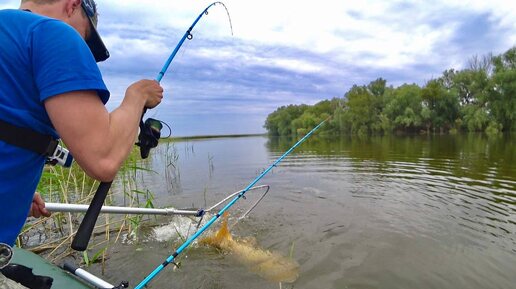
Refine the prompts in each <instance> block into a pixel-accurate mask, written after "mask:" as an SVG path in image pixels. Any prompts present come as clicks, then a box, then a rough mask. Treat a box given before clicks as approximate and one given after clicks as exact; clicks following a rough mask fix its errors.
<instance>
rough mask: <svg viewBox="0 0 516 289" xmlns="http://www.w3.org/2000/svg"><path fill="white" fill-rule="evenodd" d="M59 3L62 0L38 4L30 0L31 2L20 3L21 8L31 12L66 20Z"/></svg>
mask: <svg viewBox="0 0 516 289" xmlns="http://www.w3.org/2000/svg"><path fill="white" fill-rule="evenodd" d="M59 3H60V1H58V2H54V3H52V4H37V3H34V2H31V1H29V2H24V3H22V4H21V5H20V9H22V10H30V11H31V12H33V13H35V14H39V15H43V16H47V17H50V18H55V19H59V20H64V19H63V14H62V13H61V12H62V10H61V9H59Z"/></svg>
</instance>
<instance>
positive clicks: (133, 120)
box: [45, 80, 163, 182]
mask: <svg viewBox="0 0 516 289" xmlns="http://www.w3.org/2000/svg"><path fill="white" fill-rule="evenodd" d="M162 98H163V89H162V88H161V86H159V84H158V83H157V82H156V81H154V80H141V81H138V82H136V83H134V84H133V85H131V86H130V87H129V88H128V89H127V91H126V94H125V97H124V100H123V101H122V104H121V105H120V106H119V107H118V108H117V109H115V110H114V111H112V112H111V113H109V112H108V111H107V110H106V108H105V107H104V104H103V103H102V101H101V100H100V98H99V97H98V95H97V93H96V92H95V91H73V92H69V93H64V94H60V95H56V96H53V97H50V98H48V99H47V100H46V101H45V108H46V110H47V113H48V115H49V117H50V119H51V121H52V124H53V125H54V127H55V129H56V130H57V132H58V133H59V135H60V137H61V138H62V139H63V141H64V143H65V144H66V145H67V147H68V149H69V150H70V152H71V153H72V155H73V157H74V158H75V160H76V161H77V163H78V164H79V165H80V166H81V167H82V168H83V169H84V171H85V172H86V173H87V174H88V175H89V176H91V177H92V178H94V179H97V180H99V181H103V182H109V181H112V180H113V179H114V178H115V175H116V173H117V171H118V169H119V168H120V166H121V165H122V163H123V161H124V160H125V159H126V158H127V156H128V155H129V153H130V151H131V149H132V146H133V145H134V141H135V139H136V134H137V132H138V124H139V121H140V118H141V115H142V112H143V108H144V107H148V108H153V107H155V106H156V105H158V104H159V103H160V102H161V99H162Z"/></svg>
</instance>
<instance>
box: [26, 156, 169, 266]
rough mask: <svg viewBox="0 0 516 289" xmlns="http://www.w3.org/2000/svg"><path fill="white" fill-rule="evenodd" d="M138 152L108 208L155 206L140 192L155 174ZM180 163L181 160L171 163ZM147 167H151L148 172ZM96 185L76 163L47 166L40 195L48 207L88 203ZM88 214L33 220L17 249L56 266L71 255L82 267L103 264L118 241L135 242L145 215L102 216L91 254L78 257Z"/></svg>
mask: <svg viewBox="0 0 516 289" xmlns="http://www.w3.org/2000/svg"><path fill="white" fill-rule="evenodd" d="M139 159H140V158H139V151H138V150H137V149H136V148H135V149H134V150H133V152H132V153H131V154H130V156H129V158H128V159H127V160H126V162H125V163H124V165H123V166H122V167H121V169H120V170H119V172H118V174H117V177H116V178H115V180H114V181H113V185H112V187H111V190H110V192H109V194H108V196H107V198H106V201H105V204H106V205H109V204H116V205H124V206H129V207H154V204H153V199H154V195H153V193H152V192H150V191H149V190H146V189H144V188H141V187H140V186H141V185H140V184H142V183H143V182H141V180H142V179H143V174H145V173H155V172H153V171H152V170H150V169H149V168H147V167H148V166H149V162H142V161H139ZM174 161H177V157H175V158H173V159H171V160H170V162H171V165H172V162H174ZM146 166H147V167H146ZM97 186H98V182H97V181H95V180H93V179H91V178H89V177H88V176H87V175H86V174H85V173H84V171H83V170H82V169H81V168H80V167H79V166H78V165H77V164H76V163H74V164H73V165H72V167H71V168H69V169H65V168H62V167H59V166H46V167H45V169H44V171H43V174H42V178H41V181H40V183H39V184H38V188H37V191H38V192H39V193H40V194H41V195H42V196H43V198H44V200H45V201H46V202H54V203H73V204H89V203H90V202H91V199H92V198H93V195H94V194H95V191H96V189H97ZM83 216H84V214H77V213H53V214H52V216H50V217H48V218H40V219H33V218H30V219H29V220H28V222H27V223H26V225H25V226H24V228H23V230H22V232H21V233H20V235H19V237H18V239H17V245H18V246H19V247H23V248H26V249H29V250H31V251H33V252H36V253H40V254H42V255H44V256H45V257H46V258H47V259H48V260H50V261H52V262H57V261H59V260H61V259H63V258H64V257H67V256H69V255H75V256H79V257H82V260H83V263H84V264H86V265H90V264H92V263H95V262H103V261H104V260H105V259H106V257H107V254H108V253H109V252H110V250H109V248H110V246H111V245H113V244H115V243H117V242H120V241H121V240H122V239H123V238H122V236H123V237H124V239H125V240H127V239H128V238H129V239H131V241H137V237H138V234H137V232H138V228H139V227H140V224H141V221H142V220H143V218H144V217H143V216H141V215H138V216H129V215H109V214H104V215H100V216H99V218H98V220H97V225H96V227H95V229H94V232H93V235H92V240H91V241H90V245H89V247H88V250H87V251H85V253H84V254H83V255H77V253H76V252H74V251H72V250H71V249H70V245H71V242H72V240H73V236H74V235H75V233H76V231H77V228H78V226H79V224H80V221H81V219H82V217H83Z"/></svg>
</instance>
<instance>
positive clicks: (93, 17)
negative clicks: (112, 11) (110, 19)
mask: <svg viewBox="0 0 516 289" xmlns="http://www.w3.org/2000/svg"><path fill="white" fill-rule="evenodd" d="M81 6H82V9H83V10H84V12H85V13H86V16H87V17H88V20H89V21H90V28H91V29H90V30H91V32H90V35H89V37H88V39H86V44H88V47H89V48H90V50H91V53H92V54H93V56H94V57H95V61H96V62H100V61H104V60H106V59H108V58H109V51H108V50H107V48H106V46H105V45H104V42H102V39H101V38H100V35H99V33H98V32H97V5H96V4H95V1H93V0H82V1H81Z"/></svg>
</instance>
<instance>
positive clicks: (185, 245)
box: [135, 117, 329, 289]
mask: <svg viewBox="0 0 516 289" xmlns="http://www.w3.org/2000/svg"><path fill="white" fill-rule="evenodd" d="M328 119H329V117H328V118H327V119H325V120H323V121H322V122H321V123H319V124H318V125H317V126H316V127H314V128H313V129H312V130H311V131H310V132H308V133H307V134H306V135H305V136H304V137H303V138H301V139H300V140H298V141H297V142H296V143H295V144H294V145H293V146H292V147H291V148H289V149H288V150H287V151H286V152H285V153H284V154H283V155H281V156H280V157H279V158H278V159H277V160H276V161H275V162H274V163H272V165H270V166H269V167H268V168H267V169H265V170H264V171H263V172H262V173H261V174H260V175H259V176H258V177H256V178H255V179H254V180H253V181H252V182H251V183H249V185H248V186H247V187H246V188H245V189H243V190H242V191H241V192H240V193H239V194H238V195H236V196H235V197H234V198H233V199H232V200H231V201H230V202H229V203H228V204H226V206H224V207H223V208H222V209H221V210H220V211H219V212H218V213H217V214H216V215H215V216H213V217H212V218H211V219H210V220H209V221H208V222H207V223H206V224H205V225H204V226H202V227H201V228H200V229H199V230H198V231H197V232H196V233H195V234H194V235H193V236H192V237H190V238H188V240H186V241H185V242H184V243H183V244H182V245H181V246H180V247H179V248H177V249H176V251H175V252H174V253H173V254H172V255H170V256H169V257H168V258H167V259H166V260H165V261H164V262H163V263H162V264H160V265H159V266H158V267H156V269H154V270H153V271H152V272H151V273H150V274H149V275H148V276H147V277H145V279H144V280H143V281H142V282H140V284H138V286H136V287H135V289H142V288H143V287H145V286H146V285H147V284H148V283H149V282H150V281H151V280H152V279H154V277H156V276H157V275H158V274H159V273H160V272H161V271H162V270H163V269H164V268H165V267H166V266H167V265H169V264H171V263H174V260H175V259H176V257H177V256H178V255H179V254H181V252H183V251H184V250H185V249H186V248H188V246H190V244H191V243H192V242H193V241H194V240H195V239H197V238H198V237H199V236H200V235H201V234H202V233H203V232H204V231H206V229H208V228H209V227H210V226H211V225H212V224H213V223H214V222H215V221H216V220H217V219H218V218H220V216H222V215H223V214H224V212H226V211H227V210H228V209H229V208H231V206H233V205H234V204H235V203H236V202H237V201H238V200H239V199H240V198H243V197H244V194H245V193H246V192H247V191H249V190H250V189H251V188H252V187H253V186H254V185H255V184H256V183H257V182H258V181H260V180H261V179H262V178H263V177H264V176H265V175H266V174H267V173H268V172H269V171H271V170H272V169H273V168H274V167H276V166H277V165H278V164H279V163H280V162H281V161H282V160H283V159H284V158H285V157H286V156H287V155H289V154H290V153H291V152H292V151H293V150H294V149H295V148H296V147H298V146H299V145H300V144H302V143H303V142H304V141H305V140H306V139H307V138H309V137H310V136H311V135H312V134H313V133H314V132H315V131H316V130H318V129H319V128H320V127H321V126H322V125H323V124H324V123H325V122H326V121H327V120H328Z"/></svg>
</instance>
